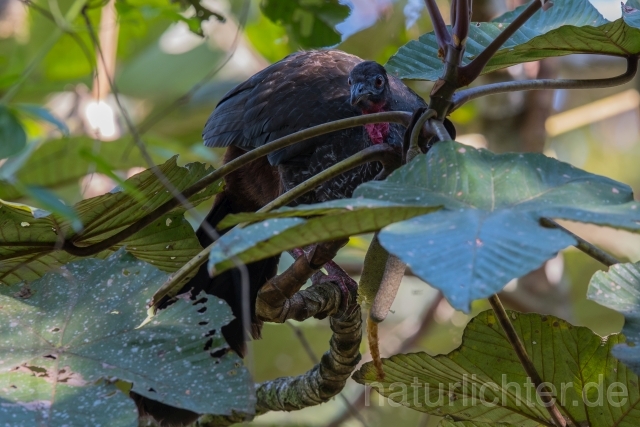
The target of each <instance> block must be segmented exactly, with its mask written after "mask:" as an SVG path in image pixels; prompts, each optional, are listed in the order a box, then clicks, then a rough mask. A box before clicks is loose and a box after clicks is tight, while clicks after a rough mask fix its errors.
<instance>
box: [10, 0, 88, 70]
mask: <svg viewBox="0 0 640 427" xmlns="http://www.w3.org/2000/svg"><path fill="white" fill-rule="evenodd" d="M19 1H20V2H21V3H23V4H24V5H25V6H27V7H29V8H30V9H33V10H35V11H36V12H38V13H40V14H41V15H42V16H44V17H45V18H47V19H48V20H50V21H51V22H53V23H55V24H57V22H56V19H55V18H54V17H53V14H52V13H51V12H49V11H48V10H47V9H45V8H43V7H42V6H39V5H38V4H36V3H34V2H33V1H31V0H19ZM65 32H66V34H67V35H69V37H71V38H72V39H73V41H75V42H76V43H77V45H78V47H79V48H80V50H81V51H82V54H83V55H84V57H85V58H86V59H87V62H89V65H90V66H91V67H92V68H93V65H94V64H93V57H92V56H91V51H89V48H88V47H87V45H86V44H85V42H84V40H82V38H81V37H80V36H79V35H78V33H77V32H75V31H71V30H69V29H67V30H66V31H65Z"/></svg>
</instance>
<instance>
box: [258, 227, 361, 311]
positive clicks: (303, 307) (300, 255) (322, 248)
mask: <svg viewBox="0 0 640 427" xmlns="http://www.w3.org/2000/svg"><path fill="white" fill-rule="evenodd" d="M347 241H348V240H347V239H344V240H340V241H332V242H326V243H320V244H317V245H315V246H313V247H312V249H311V250H310V251H309V252H308V253H306V252H305V251H304V250H302V249H295V250H293V251H292V254H293V256H294V257H296V260H295V261H294V263H293V264H292V265H291V266H290V267H289V268H288V269H287V270H286V271H285V272H284V273H282V274H280V275H279V276H275V277H274V278H272V279H271V280H269V281H268V282H267V283H266V284H265V285H264V286H263V287H262V288H261V289H260V291H259V292H258V299H257V301H256V314H257V316H258V317H259V318H260V319H261V320H263V321H267V322H276V323H282V322H284V321H286V320H288V319H295V320H304V319H307V318H309V317H316V318H324V317H327V316H335V315H342V314H345V313H350V312H351V311H352V309H353V307H354V306H355V305H357V303H356V298H355V297H356V292H357V287H356V284H355V282H354V281H353V280H351V278H349V277H348V276H346V273H345V272H344V271H342V269H340V267H338V266H337V265H336V264H335V263H333V262H332V261H331V260H332V259H333V257H335V255H336V253H337V252H338V250H339V249H340V248H341V247H342V246H344V245H345V244H346V243H347ZM328 262H329V265H328V266H326V268H327V269H328V272H329V275H328V276H327V275H324V274H322V275H316V273H317V272H319V270H320V269H321V268H322V266H324V265H326V264H327V263H328ZM345 276H346V277H347V278H348V279H349V280H347V279H346V278H345ZM313 277H315V278H313ZM309 278H312V282H313V284H314V285H313V286H311V287H309V288H307V289H305V290H302V291H301V290H300V288H301V287H302V285H304V283H305V282H306V281H307V279H309Z"/></svg>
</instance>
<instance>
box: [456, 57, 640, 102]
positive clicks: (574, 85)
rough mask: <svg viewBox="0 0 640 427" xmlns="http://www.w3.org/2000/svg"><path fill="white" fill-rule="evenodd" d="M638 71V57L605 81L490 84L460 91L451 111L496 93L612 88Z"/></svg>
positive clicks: (566, 80) (537, 81) (552, 80)
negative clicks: (624, 69)
mask: <svg viewBox="0 0 640 427" xmlns="http://www.w3.org/2000/svg"><path fill="white" fill-rule="evenodd" d="M637 71H638V57H637V56H632V57H629V58H627V71H625V72H624V74H621V75H619V76H615V77H609V78H605V79H585V80H573V79H541V80H517V81H510V82H499V83H492V84H488V85H484V86H478V87H474V88H470V89H465V90H461V91H459V92H456V93H455V94H454V95H453V108H452V109H451V111H454V110H456V109H457V108H460V107H461V106H462V105H464V104H465V103H467V102H469V101H471V100H472V99H476V98H479V97H481V96H487V95H493V94H496V93H505V92H518V91H523V90H543V89H593V88H601V87H612V86H619V85H622V84H625V83H627V82H629V81H631V80H632V79H633V77H634V76H635V75H636V73H637Z"/></svg>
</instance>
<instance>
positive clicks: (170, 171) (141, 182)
mask: <svg viewBox="0 0 640 427" xmlns="http://www.w3.org/2000/svg"><path fill="white" fill-rule="evenodd" d="M158 170H159V171H160V172H161V173H162V174H164V176H165V177H166V178H167V180H168V181H169V182H171V183H172V185H173V186H174V187H176V188H177V189H178V190H180V191H182V190H184V189H186V188H187V187H189V186H191V185H192V184H194V183H195V182H197V181H198V180H200V179H201V178H202V177H204V176H205V175H207V174H209V173H211V171H212V169H211V168H206V167H205V166H204V165H203V164H201V163H191V164H189V165H187V166H185V167H179V166H178V165H177V164H176V158H175V157H174V158H172V159H170V160H168V161H167V162H166V163H164V164H163V165H160V166H158ZM127 183H128V185H130V186H132V187H134V188H135V189H136V190H137V192H138V193H137V194H139V195H142V196H144V200H143V201H141V200H140V199H139V198H137V197H134V196H132V195H131V194H129V193H126V192H125V191H122V190H121V189H119V188H116V189H114V190H113V191H112V192H111V193H108V194H105V195H102V196H98V197H94V198H91V199H86V200H82V201H81V202H79V203H77V204H76V205H75V206H74V210H75V212H77V215H78V218H79V219H80V221H81V222H82V224H83V227H84V229H83V231H82V233H80V234H79V235H76V233H75V232H74V231H73V229H72V226H71V225H72V224H70V222H69V220H66V219H64V218H61V217H59V216H58V215H55V214H49V213H48V212H43V211H41V210H35V209H34V208H31V207H29V206H26V205H21V204H17V203H9V202H3V201H0V233H2V234H1V235H2V236H3V244H2V246H1V247H0V260H2V263H1V264H0V282H5V283H7V284H13V283H17V282H20V281H22V280H25V281H31V280H34V279H36V278H38V277H40V276H42V275H43V274H44V273H46V272H47V271H49V270H50V269H52V268H55V267H57V266H60V265H63V264H66V263H68V262H70V261H71V260H73V259H74V258H75V257H74V256H72V255H70V254H68V253H67V252H64V251H62V250H60V249H57V248H60V244H61V241H62V239H65V240H72V241H73V242H74V243H75V244H76V246H88V245H91V244H93V243H97V242H100V241H102V240H104V239H106V238H107V237H109V236H112V235H113V234H115V233H117V232H119V231H120V230H122V229H124V228H125V227H127V226H129V225H131V224H133V223H135V222H136V221H138V220H139V219H141V218H142V217H144V216H145V215H147V214H148V213H149V212H152V211H153V210H155V209H156V208H158V207H159V206H160V205H162V204H164V203H165V202H167V201H169V200H170V199H172V195H171V194H170V193H169V191H168V190H166V189H165V188H164V186H163V184H162V183H161V182H160V181H159V180H158V179H157V177H156V176H155V174H154V173H153V172H152V171H151V170H146V171H144V172H141V173H139V174H137V175H135V176H133V177H131V178H129V179H128V180H127ZM221 189H222V182H221V181H218V182H217V183H214V184H212V185H210V186H209V187H208V188H206V189H205V190H202V191H201V192H200V193H198V194H196V195H195V196H193V197H191V198H190V199H189V200H190V201H191V203H192V204H193V205H197V204H199V203H201V202H202V201H204V200H206V199H208V198H210V197H211V196H213V195H214V194H216V193H218V192H219V191H220V190H221ZM183 213H184V208H183V207H178V208H176V209H174V210H173V211H171V212H170V213H168V214H166V215H164V216H163V217H161V218H160V219H158V220H157V221H155V222H154V223H152V224H151V225H149V226H147V227H146V228H144V229H142V230H141V231H138V232H137V233H135V234H134V235H133V236H131V237H129V238H128V239H125V240H124V241H122V242H120V243H119V244H117V245H115V246H113V247H111V248H109V249H108V250H106V251H103V252H101V253H99V254H98V255H96V256H97V257H102V258H104V257H106V256H108V255H109V254H110V253H111V252H113V251H115V250H117V249H118V248H120V247H122V246H125V245H126V246H127V248H128V251H129V252H131V253H132V254H133V255H135V256H136V257H138V258H139V259H141V260H144V261H147V262H150V263H151V264H153V265H155V266H156V267H158V268H160V269H162V270H165V271H175V270H177V269H178V268H180V266H182V265H183V264H184V263H185V262H187V261H188V260H189V259H191V258H192V257H193V256H195V255H196V254H197V253H198V252H200V251H201V250H202V247H201V246H200V243H199V242H198V240H197V238H196V236H195V233H194V231H193V228H192V227H191V225H190V224H189V223H188V222H187V220H185V219H184V217H183Z"/></svg>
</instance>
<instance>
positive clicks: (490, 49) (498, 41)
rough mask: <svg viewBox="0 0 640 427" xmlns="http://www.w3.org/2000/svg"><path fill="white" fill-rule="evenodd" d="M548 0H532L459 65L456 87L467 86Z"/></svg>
mask: <svg viewBox="0 0 640 427" xmlns="http://www.w3.org/2000/svg"><path fill="white" fill-rule="evenodd" d="M547 1H548V0H533V1H532V2H531V4H529V6H527V8H526V9H525V10H523V11H522V13H521V14H520V15H518V16H517V17H516V18H515V19H514V20H513V22H511V23H510V24H509V25H508V26H507V28H505V29H504V31H503V32H501V33H500V34H498V37H496V38H495V39H493V40H492V41H491V43H489V45H488V46H487V47H486V48H485V49H484V50H483V51H482V52H481V53H480V54H479V55H478V56H476V57H475V58H474V59H473V61H471V62H470V63H469V64H467V65H465V66H463V67H460V69H459V75H458V87H463V86H467V85H468V84H470V83H471V82H472V81H474V80H475V79H476V78H477V77H478V76H479V75H480V73H481V72H482V70H483V69H484V67H485V65H487V63H488V62H489V60H490V59H491V58H492V57H493V55H495V54H496V52H498V50H499V49H500V48H501V47H502V45H503V44H504V43H505V42H506V41H507V40H508V39H509V37H511V36H512V35H514V34H515V32H516V31H518V30H519V29H520V27H522V26H523V25H524V24H525V23H526V22H527V21H528V20H529V18H531V17H532V16H533V15H534V14H535V13H536V12H537V11H538V10H540V8H541V7H542V6H543V4H544V3H546V2H547Z"/></svg>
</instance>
